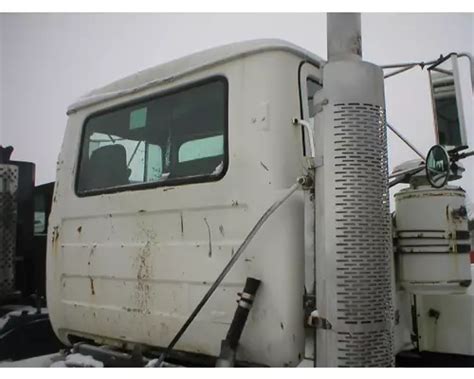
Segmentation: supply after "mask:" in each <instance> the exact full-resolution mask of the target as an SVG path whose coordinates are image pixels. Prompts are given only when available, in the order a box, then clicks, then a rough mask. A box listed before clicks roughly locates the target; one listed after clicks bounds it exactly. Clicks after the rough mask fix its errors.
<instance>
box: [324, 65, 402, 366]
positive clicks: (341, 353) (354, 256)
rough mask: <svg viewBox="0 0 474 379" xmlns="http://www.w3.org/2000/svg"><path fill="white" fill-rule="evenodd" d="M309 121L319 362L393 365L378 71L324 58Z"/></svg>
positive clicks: (384, 142) (386, 195)
mask: <svg viewBox="0 0 474 379" xmlns="http://www.w3.org/2000/svg"><path fill="white" fill-rule="evenodd" d="M323 96H324V97H325V98H326V99H327V100H328V105H326V106H325V107H324V109H323V112H322V113H321V114H320V115H317V117H316V120H315V125H316V126H315V129H316V141H317V142H316V145H317V146H316V150H317V153H318V154H320V155H322V156H323V161H324V164H323V166H322V167H319V168H318V169H317V170H316V265H317V268H316V280H317V296H316V297H317V308H318V311H319V314H320V316H321V317H322V318H325V319H327V321H329V324H330V325H332V328H331V329H320V330H318V331H317V362H316V363H317V365H318V366H351V367H354V366H392V365H393V364H394V351H393V306H392V301H393V261H392V246H391V231H390V211H389V193H388V170H387V137H386V127H385V100H384V87H383V73H382V70H381V69H380V68H379V67H377V66H375V65H372V64H370V63H367V62H363V61H360V60H341V61H332V62H329V63H328V64H327V65H326V66H325V67H324V90H323Z"/></svg>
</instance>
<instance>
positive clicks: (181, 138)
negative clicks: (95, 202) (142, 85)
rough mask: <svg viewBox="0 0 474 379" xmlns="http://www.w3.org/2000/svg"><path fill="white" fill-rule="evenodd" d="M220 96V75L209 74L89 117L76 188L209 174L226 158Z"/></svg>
mask: <svg viewBox="0 0 474 379" xmlns="http://www.w3.org/2000/svg"><path fill="white" fill-rule="evenodd" d="M226 96H227V87H226V83H225V81H224V80H223V79H215V80H213V81H212V82H207V83H206V84H199V85H195V86H193V87H191V88H187V89H183V90H181V91H179V92H175V93H171V94H166V95H161V96H159V97H155V98H153V99H148V100H146V101H143V102H141V103H139V104H134V105H130V106H126V107H122V108H120V109H117V110H112V111H109V112H107V113H102V114H100V115H96V116H93V117H91V118H89V119H88V121H87V122H86V124H85V126H84V133H83V140H82V146H81V160H80V163H79V173H78V178H77V190H78V193H80V194H81V193H82V194H86V193H88V192H92V193H96V192H101V191H102V190H107V189H114V188H120V187H126V188H128V187H130V186H133V185H140V184H144V183H152V182H156V183H157V185H158V184H163V185H166V184H176V183H177V182H183V181H186V180H185V179H186V178H191V177H192V178H199V177H202V178H203V180H206V178H207V179H209V180H215V179H216V178H215V177H216V176H218V174H220V173H221V172H222V170H216V168H218V167H220V168H221V169H222V167H224V160H225V159H227V158H226V156H225V140H224V135H225V131H226V128H227V125H226V113H227V109H226V104H227V99H226ZM213 176H214V178H213Z"/></svg>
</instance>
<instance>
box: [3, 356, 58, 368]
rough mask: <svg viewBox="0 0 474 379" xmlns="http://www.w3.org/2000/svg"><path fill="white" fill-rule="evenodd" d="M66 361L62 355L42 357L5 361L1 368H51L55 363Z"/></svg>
mask: <svg viewBox="0 0 474 379" xmlns="http://www.w3.org/2000/svg"><path fill="white" fill-rule="evenodd" d="M61 359H64V356H63V355H62V354H60V353H54V354H48V355H41V356H39V357H33V358H28V359H21V360H19V361H3V362H0V368H2V367H50V366H51V364H54V362H55V361H57V360H61Z"/></svg>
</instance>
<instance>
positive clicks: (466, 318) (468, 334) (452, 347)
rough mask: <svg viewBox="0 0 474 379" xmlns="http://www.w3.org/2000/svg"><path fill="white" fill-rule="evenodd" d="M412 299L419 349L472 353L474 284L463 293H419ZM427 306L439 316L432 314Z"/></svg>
mask: <svg viewBox="0 0 474 379" xmlns="http://www.w3.org/2000/svg"><path fill="white" fill-rule="evenodd" d="M471 275H474V265H471ZM416 299H417V322H418V335H419V338H418V342H419V348H420V350H421V351H431V352H437V353H449V354H463V355H471V356H474V317H473V315H474V286H472V285H471V286H470V287H469V288H468V289H467V292H466V293H465V294H453V295H419V296H417V297H416ZM430 310H432V311H433V310H434V311H436V312H439V316H438V317H437V318H436V317H433V312H430ZM435 314H436V313H435Z"/></svg>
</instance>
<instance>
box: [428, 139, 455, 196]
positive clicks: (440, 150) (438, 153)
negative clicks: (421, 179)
mask: <svg viewBox="0 0 474 379" xmlns="http://www.w3.org/2000/svg"><path fill="white" fill-rule="evenodd" d="M449 173H450V162H449V155H448V152H447V151H446V149H445V148H444V147H443V146H441V145H435V146H433V147H432V148H431V149H430V151H429V152H428V154H427V156H426V178H427V179H428V182H429V183H430V184H431V186H433V187H434V188H441V187H443V186H444V185H445V184H446V183H447V182H448V179H449Z"/></svg>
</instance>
